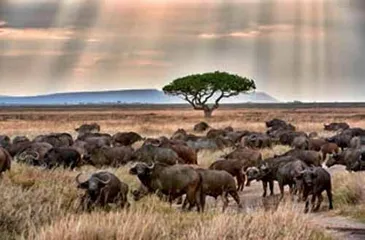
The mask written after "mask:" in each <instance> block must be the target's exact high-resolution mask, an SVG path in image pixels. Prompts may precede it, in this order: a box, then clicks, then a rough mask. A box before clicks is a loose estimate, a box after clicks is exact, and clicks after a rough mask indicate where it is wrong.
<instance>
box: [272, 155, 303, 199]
mask: <svg viewBox="0 0 365 240" xmlns="http://www.w3.org/2000/svg"><path fill="white" fill-rule="evenodd" d="M307 168H308V166H307V165H306V164H305V163H304V162H303V161H301V160H295V161H290V162H288V163H286V164H284V165H282V166H280V167H279V168H278V171H277V175H276V179H277V181H278V183H279V188H280V194H281V197H280V198H281V199H282V198H283V197H284V186H285V185H289V188H290V194H291V195H293V194H295V193H296V192H299V193H301V192H302V189H301V187H302V186H301V184H298V182H297V181H296V178H297V177H298V176H299V175H300V172H302V171H304V170H305V169H307Z"/></svg>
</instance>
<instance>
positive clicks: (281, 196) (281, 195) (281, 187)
mask: <svg viewBox="0 0 365 240" xmlns="http://www.w3.org/2000/svg"><path fill="white" fill-rule="evenodd" d="M279 188H280V200H282V199H283V198H284V184H283V183H282V182H280V183H279Z"/></svg>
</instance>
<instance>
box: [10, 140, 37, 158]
mask: <svg viewBox="0 0 365 240" xmlns="http://www.w3.org/2000/svg"><path fill="white" fill-rule="evenodd" d="M30 145H32V142H31V141H29V139H28V138H24V139H21V138H14V140H13V143H12V144H10V145H9V146H8V147H7V148H6V149H7V150H8V152H9V153H10V155H11V156H12V157H15V156H16V155H18V154H20V153H22V152H23V151H24V150H25V149H27V148H29V147H30Z"/></svg>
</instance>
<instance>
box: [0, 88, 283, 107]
mask: <svg viewBox="0 0 365 240" xmlns="http://www.w3.org/2000/svg"><path fill="white" fill-rule="evenodd" d="M222 102H223V103H243V102H259V103H277V102H278V100H276V99H275V98H273V97H271V96H270V95H268V94H267V93H264V92H256V93H251V94H241V95H239V96H236V97H232V98H229V99H224V100H223V101H222ZM103 103H104V104H107V103H120V104H172V103H185V101H184V100H182V99H180V98H178V97H171V96H167V95H165V94H164V93H163V92H162V91H159V90H156V89H141V90H120V91H101V92H71V93H56V94H49V95H40V96H24V97H12V96H1V95H0V104H3V105H64V104H69V105H74V104H103Z"/></svg>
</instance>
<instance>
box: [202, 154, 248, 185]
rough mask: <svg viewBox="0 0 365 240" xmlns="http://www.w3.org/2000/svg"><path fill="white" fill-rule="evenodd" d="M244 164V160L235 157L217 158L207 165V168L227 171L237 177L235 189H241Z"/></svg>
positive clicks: (243, 183) (243, 182)
mask: <svg viewBox="0 0 365 240" xmlns="http://www.w3.org/2000/svg"><path fill="white" fill-rule="evenodd" d="M244 164H245V163H244V161H241V160H237V159H227V160H217V161H215V162H214V163H212V164H211V165H210V166H209V169H211V170H223V171H226V172H228V173H229V174H231V175H232V176H233V177H235V178H236V179H237V190H238V191H242V190H243V188H244V186H245V175H244V173H243V168H244Z"/></svg>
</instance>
